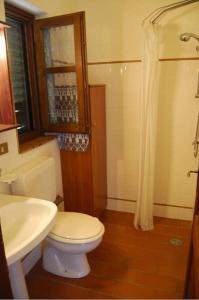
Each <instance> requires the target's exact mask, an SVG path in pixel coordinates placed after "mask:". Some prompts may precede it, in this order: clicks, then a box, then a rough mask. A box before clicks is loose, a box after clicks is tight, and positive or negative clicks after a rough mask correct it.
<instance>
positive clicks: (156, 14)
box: [142, 0, 199, 24]
mask: <svg viewBox="0 0 199 300" xmlns="http://www.w3.org/2000/svg"><path fill="white" fill-rule="evenodd" d="M195 2H199V0H184V1H180V2H176V3H173V4H169V5H165V6H162V7H159V8H157V9H155V10H154V11H153V12H151V13H150V14H149V15H148V16H147V17H146V18H145V19H144V20H143V23H144V22H145V21H146V20H147V19H148V18H150V17H152V19H151V20H150V22H151V23H153V24H154V23H155V22H156V21H157V20H158V19H159V18H160V16H161V15H162V14H164V13H166V12H168V11H170V10H173V9H176V8H180V7H183V6H185V5H188V4H193V3H195ZM143 23H142V24H143Z"/></svg>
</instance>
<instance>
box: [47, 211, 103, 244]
mask: <svg viewBox="0 0 199 300" xmlns="http://www.w3.org/2000/svg"><path fill="white" fill-rule="evenodd" d="M102 230H104V226H103V224H102V223H101V222H100V221H99V220H98V219H97V218H95V217H92V216H89V215H86V214H81V213H74V212H58V213H57V216H56V222H55V226H54V227H53V229H52V230H51V232H50V234H49V237H51V238H56V237H57V239H59V238H62V239H63V238H64V239H67V240H86V239H91V238H93V237H95V236H97V235H99V233H100V232H101V231H102Z"/></svg>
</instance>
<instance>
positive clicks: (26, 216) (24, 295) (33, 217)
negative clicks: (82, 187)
mask: <svg viewBox="0 0 199 300" xmlns="http://www.w3.org/2000/svg"><path fill="white" fill-rule="evenodd" d="M56 213H57V207H56V205H55V204H54V203H52V202H49V201H46V200H41V199H35V198H28V197H24V196H15V195H2V194H0V219H1V228H2V234H3V240H4V246H5V254H6V259H7V264H8V269H9V277H10V283H11V288H12V293H13V297H14V299H29V296H28V291H27V287H26V282H25V278H24V272H23V267H22V264H21V259H22V258H23V257H24V256H25V255H26V254H27V253H29V252H30V251H31V250H33V249H34V248H35V247H36V246H37V245H39V244H40V243H41V241H42V240H43V239H44V238H45V237H46V236H47V235H48V233H49V232H50V230H51V228H52V226H53V225H54V221H55V216H56Z"/></svg>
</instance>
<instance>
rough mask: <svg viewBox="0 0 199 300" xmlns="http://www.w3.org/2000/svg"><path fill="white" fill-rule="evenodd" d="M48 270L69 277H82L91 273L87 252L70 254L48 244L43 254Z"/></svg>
mask: <svg viewBox="0 0 199 300" xmlns="http://www.w3.org/2000/svg"><path fill="white" fill-rule="evenodd" d="M43 268H44V270H46V271H47V272H50V273H53V274H55V275H58V276H62V277H67V278H81V277H84V276H86V275H88V274H89V273H90V266H89V263H88V260H87V256H86V254H69V253H66V252H63V251H60V250H58V249H56V248H54V247H52V246H51V245H49V244H48V245H47V247H46V248H45V250H44V254H43Z"/></svg>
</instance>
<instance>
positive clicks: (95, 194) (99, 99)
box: [61, 85, 107, 217]
mask: <svg viewBox="0 0 199 300" xmlns="http://www.w3.org/2000/svg"><path fill="white" fill-rule="evenodd" d="M89 91H90V112H91V124H90V125H91V135H90V145H89V147H88V149H87V150H86V152H72V151H65V150H61V165H62V181H63V191H64V203H65V210H66V211H76V212H82V213H87V214H90V215H93V216H97V217H100V216H101V215H102V213H103V211H104V209H105V207H106V200H107V180H106V120H105V119H106V116H105V86H102V85H101V86H90V88H89Z"/></svg>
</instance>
